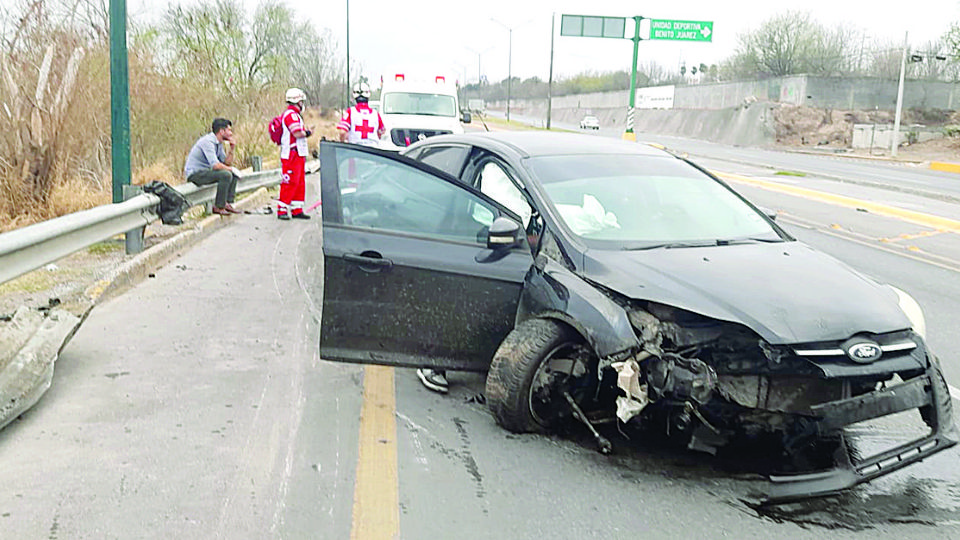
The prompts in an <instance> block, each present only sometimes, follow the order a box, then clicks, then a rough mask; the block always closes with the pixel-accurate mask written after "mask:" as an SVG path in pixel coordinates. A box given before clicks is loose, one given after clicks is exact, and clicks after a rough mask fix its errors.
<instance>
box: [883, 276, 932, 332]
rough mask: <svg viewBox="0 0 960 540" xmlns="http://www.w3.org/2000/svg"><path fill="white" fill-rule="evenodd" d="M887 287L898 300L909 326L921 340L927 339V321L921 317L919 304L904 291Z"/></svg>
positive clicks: (921, 312) (891, 286)
mask: <svg viewBox="0 0 960 540" xmlns="http://www.w3.org/2000/svg"><path fill="white" fill-rule="evenodd" d="M889 287H890V288H891V289H893V290H894V292H896V293H897V296H898V297H899V298H900V309H901V310H902V311H903V314H904V315H906V316H907V318H908V319H910V325H911V326H913V331H914V332H916V333H918V334H920V337H922V338H923V339H927V321H926V319H924V317H923V310H922V309H920V304H918V303H917V301H916V300H914V299H913V297H912V296H910V295H909V294H907V293H905V292H904V291H901V290H900V289H898V288H896V287H894V286H893V285H890V286H889Z"/></svg>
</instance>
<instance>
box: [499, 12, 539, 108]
mask: <svg viewBox="0 0 960 540" xmlns="http://www.w3.org/2000/svg"><path fill="white" fill-rule="evenodd" d="M490 20H491V21H493V22H495V23H497V24H499V25H500V26H502V27H504V28H506V29H507V32H508V33H509V35H510V38H509V42H508V45H507V49H508V52H507V121H508V122H509V121H510V99H511V97H512V95H511V94H512V90H513V29H514V28H518V27H520V26H523V25H524V24H527V23H528V22H530V21H526V22H523V23H521V24H518V25H516V26H512V27H511V26H507V25H505V24H503V23H502V22H500V21H498V20H496V19H494V18H493V17H491V18H490ZM531 20H532V19H531Z"/></svg>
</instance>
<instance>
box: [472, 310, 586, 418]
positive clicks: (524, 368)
mask: <svg viewBox="0 0 960 540" xmlns="http://www.w3.org/2000/svg"><path fill="white" fill-rule="evenodd" d="M596 369H597V361H596V356H595V355H594V354H593V353H592V351H591V350H590V348H589V347H588V346H587V344H586V343H585V342H584V340H583V338H582V337H581V336H580V335H579V334H578V333H577V332H576V331H575V330H574V329H573V328H571V327H569V326H567V325H566V324H563V323H561V322H559V321H555V320H550V319H530V320H527V321H524V322H522V323H520V324H519V325H517V327H516V328H514V329H513V330H512V331H511V332H510V333H509V334H508V335H507V337H506V338H505V339H504V340H503V343H501V344H500V348H499V349H497V352H496V354H495V355H494V357H493V362H491V364H490V372H489V373H488V374H487V386H486V397H487V405H488V406H489V408H490V411H491V412H492V413H493V416H494V418H495V419H496V421H497V423H498V424H500V425H501V426H502V427H504V428H505V429H507V430H510V431H512V432H515V433H523V432H528V431H536V432H545V431H548V430H550V429H551V428H554V427H556V426H557V425H558V424H559V423H560V422H562V421H563V420H565V419H567V418H570V417H571V416H572V411H571V407H570V405H569V402H568V401H567V398H566V396H565V395H564V394H569V395H570V397H572V398H573V400H574V401H576V402H577V403H578V404H583V403H584V402H585V401H587V400H589V399H590V398H591V397H592V396H594V395H595V389H596V385H597V375H596Z"/></svg>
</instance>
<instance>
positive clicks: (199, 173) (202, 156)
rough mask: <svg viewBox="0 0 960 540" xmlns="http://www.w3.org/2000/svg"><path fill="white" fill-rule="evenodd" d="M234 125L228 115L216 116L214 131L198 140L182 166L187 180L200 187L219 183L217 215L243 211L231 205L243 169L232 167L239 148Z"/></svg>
mask: <svg viewBox="0 0 960 540" xmlns="http://www.w3.org/2000/svg"><path fill="white" fill-rule="evenodd" d="M232 126H233V122H231V121H230V120H227V119H226V118H214V120H213V126H212V127H211V131H212V132H211V133H207V134H206V135H204V136H203V137H200V138H199V139H197V142H196V143H194V145H193V148H191V149H190V153H189V154H187V162H186V164H185V165H184V167H183V176H185V177H186V178H187V181H189V182H192V183H194V184H196V185H198V186H205V185H207V184H217V197H216V200H215V201H214V203H213V213H214V214H220V215H230V214H239V213H240V211H239V210H237V209H236V208H234V207H233V204H232V203H233V199H234V196H235V194H236V191H237V179H238V178H240V171H239V170H237V168H236V167H233V166H232V165H233V150H234V148H235V147H236V141H235V139H234V138H233V127H232Z"/></svg>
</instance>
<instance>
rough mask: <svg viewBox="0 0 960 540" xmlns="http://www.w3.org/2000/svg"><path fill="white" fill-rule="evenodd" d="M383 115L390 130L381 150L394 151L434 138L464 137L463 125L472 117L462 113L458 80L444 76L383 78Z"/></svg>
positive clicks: (393, 75) (395, 75)
mask: <svg viewBox="0 0 960 540" xmlns="http://www.w3.org/2000/svg"><path fill="white" fill-rule="evenodd" d="M380 115H381V116H382V117H383V123H384V125H385V126H386V128H387V132H386V134H384V136H383V137H382V138H381V139H380V148H383V149H386V150H394V151H399V150H402V149H403V148H405V147H407V146H410V145H411V144H413V143H415V142H417V141H419V140H422V139H425V138H427V137H432V136H434V135H443V134H447V133H463V126H462V125H461V122H463V123H464V124H469V123H470V113H469V112H466V111H464V112H461V111H460V100H459V98H458V96H457V82H456V80H455V79H453V78H452V77H449V76H448V75H446V74H441V73H435V74H428V75H423V74H422V73H421V74H414V73H407V72H403V71H391V72H389V73H386V74H384V75H383V77H382V79H381V87H380Z"/></svg>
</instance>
